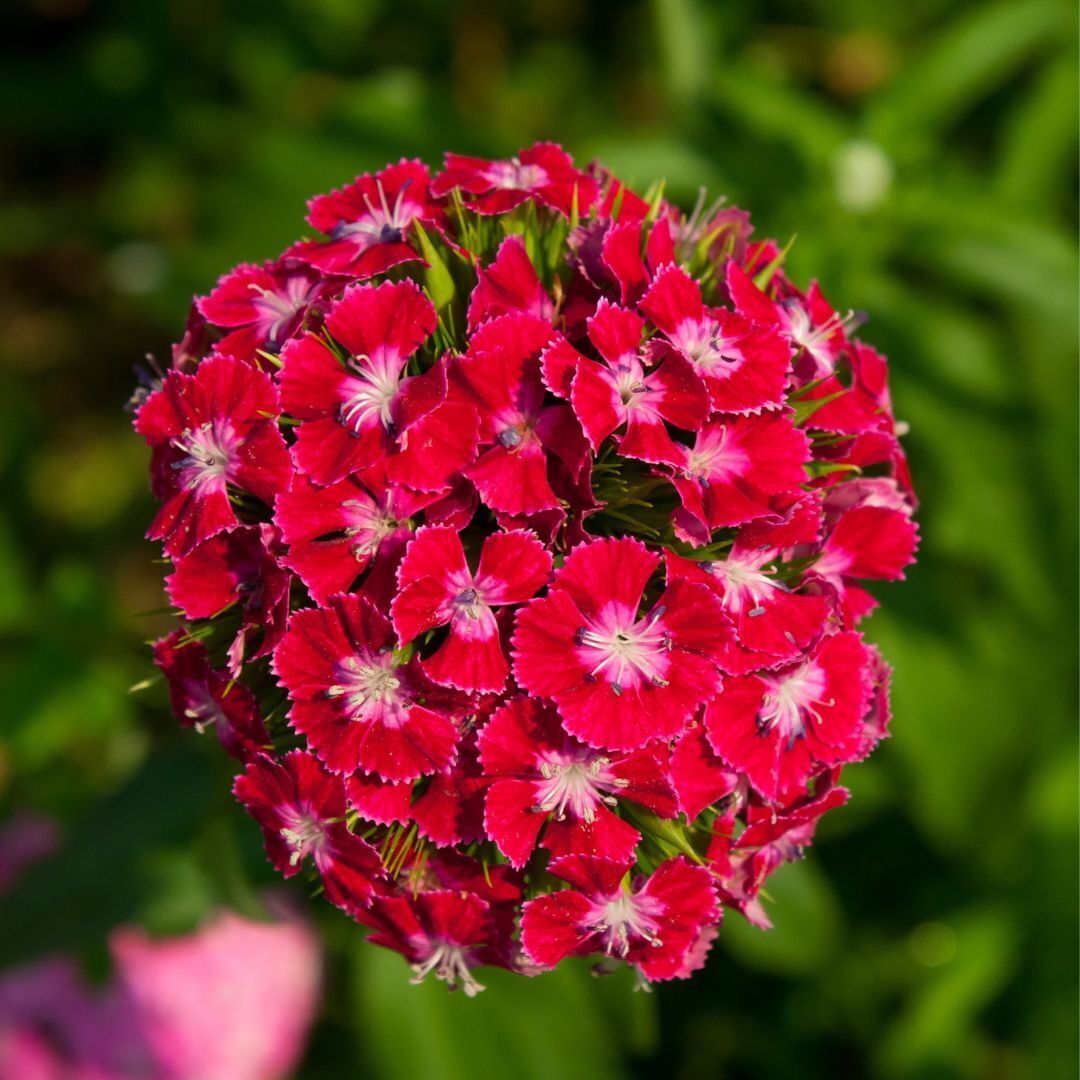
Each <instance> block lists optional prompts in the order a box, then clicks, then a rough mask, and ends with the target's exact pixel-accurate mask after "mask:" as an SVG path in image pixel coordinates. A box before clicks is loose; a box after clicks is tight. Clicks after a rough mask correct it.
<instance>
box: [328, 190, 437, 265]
mask: <svg viewBox="0 0 1080 1080" xmlns="http://www.w3.org/2000/svg"><path fill="white" fill-rule="evenodd" d="M375 189H376V191H377V193H378V196H379V201H378V203H377V204H373V203H372V201H371V199H370V198H369V197H368V196H367V195H365V196H364V204H365V205H366V206H367V213H366V214H364V215H363V216H362V217H360V218H359V219H357V220H356V221H342V222H339V223H338V224H337V225H336V226H335V227H334V230H333V231H332V232H331V234H330V239H331V240H344V239H350V240H352V241H353V242H354V243H355V244H356V246H357V247H358V248H359V249H360V251H361V252H363V251H367V249H368V248H370V247H374V246H375V245H376V244H401V243H404V241H405V232H406V231H407V230H408V228H409V226H410V225H411V224H412V223H413V221H415V220H416V218H418V217H419V216H420V213H421V211H422V210H423V207H421V206H420V204H419V203H416V202H413V201H412V200H411V199H410V200H406V198H405V193H406V191H407V190H408V184H404V185H402V188H401V190H400V191H399V192H398V194H397V198H396V199H395V200H394V205H393V206H391V205H390V203H389V201H388V200H387V198H386V191H385V190H384V188H383V185H382V181H381V180H376V181H375Z"/></svg>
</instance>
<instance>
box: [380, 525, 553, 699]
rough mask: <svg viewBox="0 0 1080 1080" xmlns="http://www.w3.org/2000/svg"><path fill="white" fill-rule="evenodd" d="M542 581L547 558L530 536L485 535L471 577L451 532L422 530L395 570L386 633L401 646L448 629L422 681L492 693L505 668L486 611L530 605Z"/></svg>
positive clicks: (548, 573)
mask: <svg viewBox="0 0 1080 1080" xmlns="http://www.w3.org/2000/svg"><path fill="white" fill-rule="evenodd" d="M550 576H551V556H550V555H549V554H548V553H547V551H546V550H545V549H544V546H543V544H541V543H540V541H539V540H538V539H537V538H536V536H535V535H534V534H533V533H531V532H527V531H523V530H519V531H516V532H502V533H494V534H492V535H491V536H489V537H488V538H487V539H486V540H485V541H484V545H483V548H482V549H481V552H480V562H479V566H478V567H477V570H476V573H475V574H474V573H473V572H472V571H471V570H470V569H469V566H468V564H467V563H466V561H465V550H464V548H463V547H462V546H461V538H460V537H459V536H458V533H457V530H456V529H453V528H449V527H448V526H445V525H428V526H425V527H424V528H422V529H421V530H420V531H419V532H418V533H417V534H416V538H415V539H414V540H412V541H411V542H410V543H409V546H408V549H407V550H406V552H405V558H404V560H403V561H402V563H401V567H400V568H399V570H398V584H399V585H400V591H399V592H398V594H397V597H396V598H395V599H394V602H393V605H392V606H391V608H390V614H391V618H392V619H393V621H394V629H395V630H396V631H397V635H398V639H399V640H400V641H401V643H402V644H403V645H407V644H408V643H409V642H410V641H412V640H413V639H414V638H416V637H417V636H419V635H420V634H423V633H426V632H427V631H429V630H433V629H434V628H435V627H437V626H447V625H448V626H449V628H450V632H449V634H448V635H447V637H446V640H445V641H444V642H443V643H442V645H440V646H439V648H438V649H437V650H436V652H435V653H434V654H433V655H432V656H429V657H428V658H426V659H425V660H424V671H425V672H426V674H427V675H428V677H429V678H431V679H433V680H434V681H435V682H437V683H440V684H441V685H443V686H453V687H455V688H457V689H458V690H465V691H469V692H473V691H475V692H479V693H492V692H498V691H500V690H502V688H503V686H504V685H505V684H506V676H507V673H508V672H509V670H510V669H509V665H508V664H507V662H506V657H505V656H504V654H503V648H502V643H501V642H500V640H499V627H498V624H497V623H496V621H495V613H494V611H493V610H492V609H493V608H496V607H502V606H503V605H506V604H520V603H522V602H523V601H525V600H528V599H530V598H531V597H533V596H535V595H536V591H537V590H538V589H539V588H540V587H541V586H543V585H544V584H545V583H546V582H547V580H548V578H549V577H550Z"/></svg>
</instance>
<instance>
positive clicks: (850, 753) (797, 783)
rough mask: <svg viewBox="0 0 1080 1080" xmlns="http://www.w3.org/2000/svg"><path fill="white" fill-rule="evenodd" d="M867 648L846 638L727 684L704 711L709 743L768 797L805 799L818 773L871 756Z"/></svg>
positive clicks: (826, 642)
mask: <svg viewBox="0 0 1080 1080" xmlns="http://www.w3.org/2000/svg"><path fill="white" fill-rule="evenodd" d="M868 661H869V656H868V653H867V650H866V646H865V645H863V643H862V639H861V638H860V636H859V635H858V634H855V633H851V632H845V633H840V634H835V635H833V636H832V637H827V638H825V639H824V640H823V641H821V642H820V643H819V644H818V645H817V646H816V647H815V648H814V649H813V650H812V651H811V652H810V654H809V655H808V657H807V658H806V659H805V660H803V661H801V662H800V663H798V664H795V665H792V666H790V667H787V668H781V669H779V670H777V671H771V672H768V673H762V674H759V675H743V676H739V677H736V678H731V679H728V680H727V682H726V683H725V685H724V689H723V691H722V692H721V693H719V694H718V695H717V696H716V697H715V698H714V699H713V700H712V701H711V702H710V703H709V705H708V706H707V707H706V709H705V728H706V731H707V732H708V736H709V743H710V744H711V745H712V748H713V749H714V750H715V751H716V753H717V754H719V755H720V757H721V758H723V760H724V761H725V762H727V764H728V765H729V766H730V767H731V768H734V769H738V770H740V771H741V772H744V773H745V774H746V776H747V778H748V779H749V780H750V783H751V784H752V785H753V786H754V789H755V790H756V791H757V792H758V793H759V794H760V795H761V796H762V797H763V798H765V799H769V800H776V799H783V800H785V801H786V800H788V799H790V798H792V797H794V796H798V795H800V794H802V793H803V792H804V791H805V789H806V784H807V782H808V781H809V780H810V778H811V777H812V776H813V775H814V773H815V771H817V770H820V769H821V768H822V767H823V766H830V765H842V764H843V763H844V762H847V761H857V760H858V759H859V758H861V757H864V756H865V750H864V745H865V744H864V741H863V737H862V720H863V717H864V716H865V714H866V711H867V707H868V705H869V703H870V690H871V684H870V679H869V672H868V670H867V664H868Z"/></svg>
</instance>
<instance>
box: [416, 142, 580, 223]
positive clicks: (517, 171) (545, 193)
mask: <svg viewBox="0 0 1080 1080" xmlns="http://www.w3.org/2000/svg"><path fill="white" fill-rule="evenodd" d="M455 189H457V190H459V191H462V192H464V193H465V194H466V195H471V196H472V198H467V199H466V200H465V205H466V206H467V207H468V208H469V209H470V210H474V211H475V212H476V213H478V214H503V213H506V211H507V210H513V209H514V207H515V206H520V205H521V204H522V203H523V202H525V201H526V200H527V199H530V198H535V199H536V200H537V202H539V203H542V204H543V205H544V206H549V207H551V209H552V210H557V211H558V212H559V213H560V214H562V215H563V216H564V217H569V216H570V215H571V213H572V212H573V211H574V210H575V209H576V210H577V212H578V213H579V214H581V215H582V216H584V215H585V214H587V213H588V210H589V208H590V207H591V206H592V204H593V203H594V202H595V201H596V194H597V187H596V181H595V180H593V179H592V177H591V176H588V175H587V174H586V173H582V172H578V170H577V169H575V168H574V163H573V162H572V161H571V159H570V155H569V154H567V153H566V152H565V151H564V150H563V149H562V147H560V146H556V145H555V144H554V143H536V144H535V145H534V146H530V147H529V149H528V150H521V151H520V152H519V153H518V155H517V156H516V157H513V158H510V160H508V161H487V160H485V159H484V158H476V157H466V156H465V155H464V154H447V155H446V168H445V169H444V170H443V171H442V172H441V173H439V175H438V176H436V177H435V179H434V181H432V184H431V190H432V193H433V194H435V195H446V194H448V193H449V192H451V191H453V190H455Z"/></svg>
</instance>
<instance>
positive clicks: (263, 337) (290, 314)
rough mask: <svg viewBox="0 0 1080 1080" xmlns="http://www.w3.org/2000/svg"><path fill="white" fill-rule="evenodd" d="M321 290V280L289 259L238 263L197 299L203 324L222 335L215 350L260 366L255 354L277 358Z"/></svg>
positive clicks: (304, 267) (318, 276) (317, 275)
mask: <svg viewBox="0 0 1080 1080" xmlns="http://www.w3.org/2000/svg"><path fill="white" fill-rule="evenodd" d="M325 291H326V285H325V283H324V282H323V280H322V277H321V276H320V275H319V274H318V273H317V272H316V271H314V270H312V269H310V268H309V267H306V266H304V265H303V264H301V263H297V262H295V261H293V260H288V259H281V260H278V261H277V262H272V263H264V264H263V265H262V266H251V265H248V264H243V265H241V266H237V267H235V268H234V269H233V270H230V271H229V272H228V273H227V274H225V275H224V277H222V278H221V279H220V280H219V281H218V283H217V285H216V287H215V288H214V291H213V292H211V293H210V295H209V296H203V297H200V298H199V300H198V301H197V303H198V308H199V312H200V313H201V314H202V316H203V317H204V318H205V319H206V321H207V322H209V323H212V324H213V325H214V326H219V327H222V328H223V329H225V330H226V331H228V332H227V333H226V334H225V336H224V337H223V338H222V339H221V340H220V341H219V342H218V343H217V344H216V346H215V350H216V351H217V352H219V353H222V354H224V355H226V356H235V357H237V358H239V359H240V360H247V361H248V362H249V363H255V364H257V365H258V366H260V367H264V366H265V365H264V364H262V363H261V362H260V358H259V356H258V353H259V352H266V353H271V354H277V353H278V352H280V351H281V346H282V345H284V344H285V342H286V341H288V340H289V338H290V337H292V336H293V334H295V333H296V331H297V330H298V329H299V327H300V326H301V325H302V324H303V322H304V319H305V317H306V316H307V313H308V310H309V308H310V307H311V305H312V304H314V303H315V302H316V301H317V300H318V298H319V296H320V295H322V294H323V293H324V292H325Z"/></svg>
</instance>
